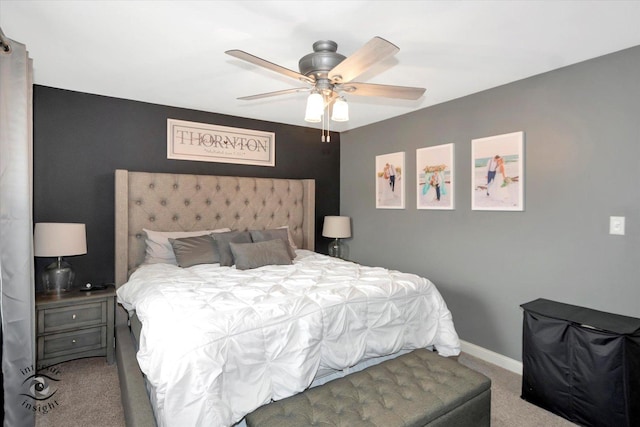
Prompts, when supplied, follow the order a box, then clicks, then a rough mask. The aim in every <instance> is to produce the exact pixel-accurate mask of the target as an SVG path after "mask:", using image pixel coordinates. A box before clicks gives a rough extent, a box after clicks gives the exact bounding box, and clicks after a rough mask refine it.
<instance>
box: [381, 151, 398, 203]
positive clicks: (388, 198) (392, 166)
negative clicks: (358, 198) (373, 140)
mask: <svg viewBox="0 0 640 427" xmlns="http://www.w3.org/2000/svg"><path fill="white" fill-rule="evenodd" d="M404 174H405V169H404V152H399V153H390V154H383V155H380V156H376V208H377V209H404V189H405V179H404Z"/></svg>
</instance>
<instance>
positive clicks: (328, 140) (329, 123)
mask: <svg viewBox="0 0 640 427" xmlns="http://www.w3.org/2000/svg"><path fill="white" fill-rule="evenodd" d="M329 109H330V106H329V105H327V114H326V116H327V142H331V135H330V134H329V128H330V126H331V120H330V119H329Z"/></svg>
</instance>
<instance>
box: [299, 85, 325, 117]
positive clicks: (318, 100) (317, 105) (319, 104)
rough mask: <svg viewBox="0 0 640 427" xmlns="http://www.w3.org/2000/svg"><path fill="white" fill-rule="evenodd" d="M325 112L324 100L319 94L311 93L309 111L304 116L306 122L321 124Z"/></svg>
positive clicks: (308, 101) (308, 99)
mask: <svg viewBox="0 0 640 427" xmlns="http://www.w3.org/2000/svg"><path fill="white" fill-rule="evenodd" d="M323 112H324V99H323V98H322V95H320V94H319V93H318V92H311V94H310V95H309V97H308V98H307V109H306V111H305V114H304V120H305V121H306V122H310V123H319V122H320V121H321V120H322V113H323Z"/></svg>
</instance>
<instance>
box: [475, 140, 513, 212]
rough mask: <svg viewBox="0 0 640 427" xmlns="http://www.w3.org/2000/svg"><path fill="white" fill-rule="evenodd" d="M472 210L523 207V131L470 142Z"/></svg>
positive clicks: (501, 209)
mask: <svg viewBox="0 0 640 427" xmlns="http://www.w3.org/2000/svg"><path fill="white" fill-rule="evenodd" d="M471 177H472V178H471V179H472V187H471V209H472V210H478V211H523V210H524V132H514V133H508V134H504V135H497V136H491V137H487V138H480V139H474V140H472V141H471Z"/></svg>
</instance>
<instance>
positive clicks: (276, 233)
mask: <svg viewBox="0 0 640 427" xmlns="http://www.w3.org/2000/svg"><path fill="white" fill-rule="evenodd" d="M249 233H251V240H253V242H254V243H255V242H266V241H267V240H274V239H280V240H282V241H283V242H284V243H285V247H286V248H287V252H288V253H289V258H291V259H294V258H295V257H296V251H294V250H293V248H292V247H291V245H290V244H289V232H288V230H287V229H286V228H272V229H269V230H249Z"/></svg>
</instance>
